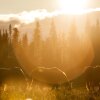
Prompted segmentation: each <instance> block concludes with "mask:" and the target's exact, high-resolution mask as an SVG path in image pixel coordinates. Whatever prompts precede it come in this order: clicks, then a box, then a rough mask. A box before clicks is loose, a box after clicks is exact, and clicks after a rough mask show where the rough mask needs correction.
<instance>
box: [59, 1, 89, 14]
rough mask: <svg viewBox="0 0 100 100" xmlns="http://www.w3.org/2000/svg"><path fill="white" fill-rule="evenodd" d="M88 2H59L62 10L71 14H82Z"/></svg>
mask: <svg viewBox="0 0 100 100" xmlns="http://www.w3.org/2000/svg"><path fill="white" fill-rule="evenodd" d="M87 4H88V0H59V7H60V10H61V11H63V12H65V13H69V14H82V13H83V12H84V10H85V8H86V7H87Z"/></svg>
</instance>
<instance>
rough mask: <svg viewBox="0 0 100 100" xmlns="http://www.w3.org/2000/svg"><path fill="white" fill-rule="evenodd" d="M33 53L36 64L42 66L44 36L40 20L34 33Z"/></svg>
mask: <svg viewBox="0 0 100 100" xmlns="http://www.w3.org/2000/svg"><path fill="white" fill-rule="evenodd" d="M31 55H32V58H33V62H34V64H33V65H34V66H41V64H42V38H41V30H40V23H39V21H37V22H36V27H35V29H34V34H33V42H32V43H31Z"/></svg>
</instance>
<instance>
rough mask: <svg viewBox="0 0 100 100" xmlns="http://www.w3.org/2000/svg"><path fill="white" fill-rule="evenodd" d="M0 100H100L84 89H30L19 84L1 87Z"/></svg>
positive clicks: (43, 86) (38, 85)
mask: <svg viewBox="0 0 100 100" xmlns="http://www.w3.org/2000/svg"><path fill="white" fill-rule="evenodd" d="M0 100H100V95H99V93H98V94H90V93H89V92H88V91H87V90H86V88H85V87H78V88H72V90H68V89H67V88H66V87H63V86H61V87H59V88H57V89H54V88H52V87H51V86H49V85H43V84H40V83H39V84H38V83H37V84H33V85H32V86H31V87H26V88H25V87H24V88H23V85H22V84H21V85H19V84H17V83H16V84H12V85H8V84H5V85H4V88H3V87H1V95H0Z"/></svg>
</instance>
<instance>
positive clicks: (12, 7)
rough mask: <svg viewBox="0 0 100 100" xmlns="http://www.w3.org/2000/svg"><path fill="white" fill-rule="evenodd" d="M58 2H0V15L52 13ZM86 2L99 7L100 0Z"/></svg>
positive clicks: (11, 0)
mask: <svg viewBox="0 0 100 100" xmlns="http://www.w3.org/2000/svg"><path fill="white" fill-rule="evenodd" d="M58 1H59V0H0V14H5V13H6V14H7V13H19V12H22V11H30V10H36V9H46V10H48V11H54V10H57V9H58V8H59V4H58ZM62 1H64V0H62ZM69 1H70V0H69ZM74 1H75V0H74ZM87 1H89V4H88V7H92V8H99V7H100V0H87Z"/></svg>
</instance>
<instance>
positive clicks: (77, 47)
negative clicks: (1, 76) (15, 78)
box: [0, 19, 100, 70]
mask: <svg viewBox="0 0 100 100" xmlns="http://www.w3.org/2000/svg"><path fill="white" fill-rule="evenodd" d="M85 26H86V27H85V32H84V34H85V36H87V37H88V39H89V40H90V41H91V44H92V47H93V52H94V57H93V61H92V62H91V65H97V64H98V65H99V64H100V61H99V60H100V23H99V20H97V21H96V25H92V26H91V25H90V23H89V21H88V20H87V22H86V25H85ZM48 31H49V35H48V37H47V38H46V39H45V40H43V39H42V36H41V25H40V22H39V21H36V23H35V29H34V34H32V41H31V43H29V42H28V37H27V34H25V35H23V37H22V39H19V35H20V32H19V29H18V28H13V27H12V25H11V24H10V25H9V28H8V30H0V67H14V66H21V65H24V64H26V62H27V64H28V66H30V65H33V66H47V67H59V68H61V69H62V70H63V68H64V67H66V66H81V64H82V63H84V62H85V61H86V60H85V59H87V58H84V59H82V60H81V58H82V57H83V56H84V51H85V49H87V48H88V45H87V41H86V38H85V39H84V40H82V37H81V38H80V35H79V34H81V33H78V32H77V27H76V21H75V20H73V21H72V23H71V25H70V29H69V33H61V34H59V35H58V33H57V31H56V25H55V21H54V20H53V19H52V20H51V25H50V30H48ZM65 34H67V36H66V35H65ZM86 45H87V46H86ZM83 60H84V61H83ZM83 65H84V64H83ZM62 66H63V67H62ZM68 68H69V67H68Z"/></svg>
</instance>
